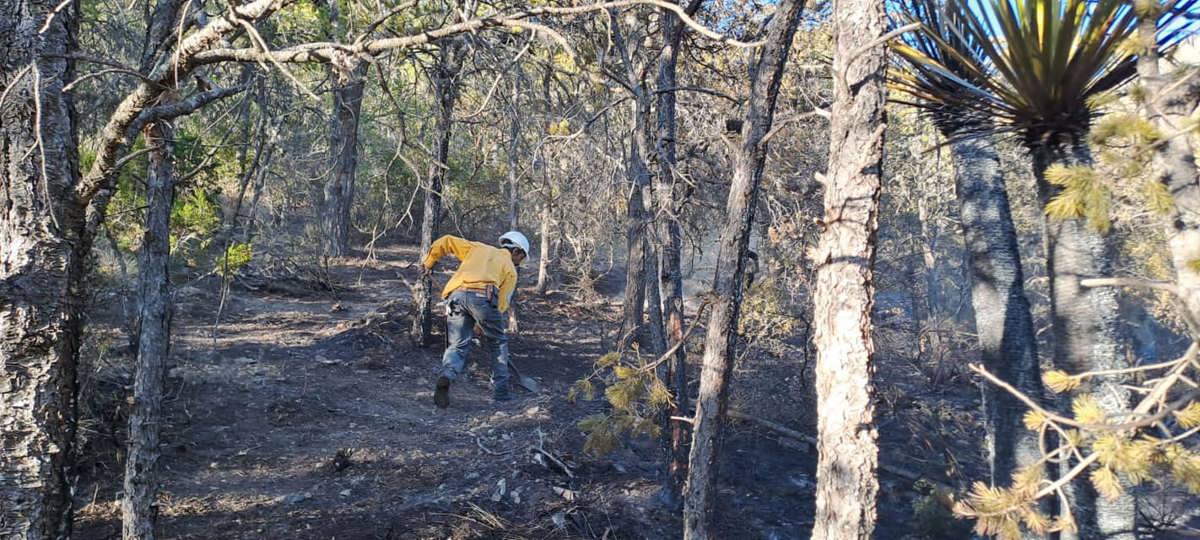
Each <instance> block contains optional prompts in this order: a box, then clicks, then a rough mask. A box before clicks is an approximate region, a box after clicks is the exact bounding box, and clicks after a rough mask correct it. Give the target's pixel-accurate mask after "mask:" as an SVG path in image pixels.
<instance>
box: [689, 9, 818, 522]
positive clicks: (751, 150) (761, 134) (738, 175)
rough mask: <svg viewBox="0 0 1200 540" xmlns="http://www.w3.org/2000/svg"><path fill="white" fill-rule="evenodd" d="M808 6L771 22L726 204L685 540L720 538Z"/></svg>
mask: <svg viewBox="0 0 1200 540" xmlns="http://www.w3.org/2000/svg"><path fill="white" fill-rule="evenodd" d="M803 11H804V0H783V1H781V2H780V3H779V5H778V7H777V8H776V11H775V15H774V17H773V18H772V19H771V21H770V23H768V27H767V31H766V42H765V44H764V45H763V47H762V50H761V51H760V52H759V55H758V57H757V58H756V59H755V60H754V64H753V66H752V69H751V74H752V76H751V79H750V80H751V83H750V96H749V98H748V99H747V101H746V113H745V119H744V121H743V122H742V131H741V141H740V143H739V144H738V146H737V149H736V151H735V152H734V153H733V180H732V182H731V183H730V187H729V198H728V201H727V202H726V205H725V212H726V216H725V223H724V224H723V225H722V227H721V239H720V243H719V244H718V248H717V249H718V251H717V269H716V275H715V276H714V277H713V290H714V292H715V293H716V298H717V300H716V302H715V303H714V304H713V307H712V311H711V312H710V314H709V318H708V327H707V330H706V335H705V341H704V359H703V367H702V371H701V374H700V393H699V396H698V397H697V398H696V413H695V416H694V417H693V419H692V426H693V428H692V444H691V448H690V449H689V453H688V471H687V485H686V487H685V488H684V506H683V536H684V538H686V539H688V540H700V539H707V538H713V537H715V536H716V534H715V531H714V529H713V520H714V517H715V516H714V510H715V505H716V500H715V499H716V491H717V486H716V483H717V458H718V457H719V454H718V448H717V445H718V442H719V441H720V438H721V431H722V428H723V424H724V422H725V413H726V409H727V407H728V404H729V383H730V378H731V376H732V374H733V359H734V357H735V350H736V348H737V341H738V333H737V327H738V317H739V314H740V310H741V306H742V294H743V292H744V291H743V287H742V283H743V281H744V276H745V270H746V250H747V248H748V246H749V244H750V232H751V227H752V226H753V223H754V207H755V205H756V204H757V202H758V191H759V187H760V186H761V184H762V174H763V164H764V163H765V162H766V157H767V144H766V141H765V140H764V139H765V138H766V136H767V133H768V132H770V130H771V124H772V122H773V121H774V117H775V101H776V97H778V95H779V87H780V85H781V81H782V80H783V73H784V67H785V66H786V65H787V60H788V55H789V53H790V52H791V46H792V38H793V37H794V36H795V34H796V28H797V27H798V26H799V25H800V15H801V14H802V13H803Z"/></svg>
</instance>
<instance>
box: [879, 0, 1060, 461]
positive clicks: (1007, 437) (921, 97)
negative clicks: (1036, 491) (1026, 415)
mask: <svg viewBox="0 0 1200 540" xmlns="http://www.w3.org/2000/svg"><path fill="white" fill-rule="evenodd" d="M900 7H901V11H900V12H899V13H893V17H892V25H893V27H896V26H900V25H903V24H908V23H910V22H911V21H912V20H916V21H920V22H921V24H922V25H923V28H924V29H925V30H926V31H925V32H918V33H913V34H910V35H909V36H907V39H906V41H904V42H901V43H897V44H895V45H894V46H893V48H895V49H896V50H898V51H900V52H901V54H899V55H897V56H898V57H899V61H898V62H897V63H896V65H894V67H893V69H892V70H891V72H890V75H889V82H890V83H891V85H892V87H893V89H894V90H899V91H900V92H902V96H903V97H900V98H896V97H893V98H892V99H893V101H898V102H902V103H910V104H913V105H916V106H918V107H922V108H924V109H925V110H926V111H927V112H928V116H929V117H930V119H931V120H932V121H933V123H934V125H936V126H937V127H938V129H939V130H940V131H941V133H942V135H943V136H944V137H945V138H946V140H947V146H948V147H949V149H950V153H951V157H952V160H953V164H954V184H955V191H956V193H957V195H958V202H959V209H960V215H961V216H962V225H963V235H964V237H965V238H964V244H965V246H966V250H967V256H968V267H969V268H970V270H971V302H972V305H973V307H974V308H975V309H974V312H975V328H976V337H977V338H978V342H979V349H980V360H981V361H982V362H983V364H984V365H985V366H987V369H988V370H989V371H991V372H992V373H994V374H996V375H997V376H998V377H1000V378H1001V379H1004V380H1005V381H1008V382H1009V383H1011V384H1013V385H1014V386H1015V387H1016V388H1017V389H1019V390H1021V391H1022V392H1024V393H1025V394H1026V395H1028V396H1030V397H1031V398H1032V399H1034V400H1037V401H1040V400H1041V397H1042V385H1041V378H1040V366H1039V365H1038V352H1037V335H1036V332H1035V328H1034V325H1033V316H1032V314H1031V312H1030V309H1029V300H1028V299H1027V297H1026V295H1025V276H1024V273H1023V272H1022V270H1021V255H1020V250H1019V247H1018V239H1017V230H1016V226H1015V225H1014V224H1013V220H1012V212H1011V210H1010V208H1009V199H1008V192H1007V191H1006V188H1005V184H1004V176H1003V175H1002V173H1001V167H1000V158H999V156H998V154H997V152H996V148H995V147H994V146H993V144H992V140H991V139H992V138H991V137H990V133H991V132H993V131H995V130H996V128H997V125H996V123H995V122H994V121H993V119H992V117H991V115H990V114H987V113H985V112H984V111H982V110H980V109H978V108H976V107H973V106H966V105H964V104H962V101H971V100H974V99H978V97H977V93H976V92H975V91H973V90H969V89H966V88H963V86H964V85H965V84H971V85H975V86H982V85H984V84H986V75H987V72H986V71H982V70H979V69H977V67H981V66H987V65H988V60H987V55H986V52H985V50H984V48H983V46H982V44H981V43H980V42H979V41H978V40H977V39H975V38H973V37H972V35H970V34H967V33H963V32H961V31H958V30H957V29H956V28H957V26H959V25H960V24H961V21H960V20H958V19H956V18H954V17H955V16H956V15H955V13H954V12H949V11H946V10H944V9H943V4H942V3H941V2H940V1H938V0H905V1H904V2H902V3H901V4H900ZM898 19H899V20H898ZM903 19H907V20H903ZM931 33H932V34H933V35H934V36H936V39H934V37H931V35H930V34H931ZM922 59H930V60H932V61H933V62H935V63H936V66H937V67H936V69H930V68H928V67H927V66H926V64H925V63H923V62H922ZM973 66H975V67H973ZM953 94H961V95H960V96H958V97H955V98H954V99H938V96H948V95H953ZM894 95H895V94H894ZM913 98H915V101H913ZM983 389H984V396H985V397H984V400H983V416H984V422H985V426H986V429H987V433H988V436H987V438H986V442H985V444H986V446H987V456H988V461H989V463H988V465H989V470H990V473H991V483H992V484H993V485H995V484H996V483H997V482H1002V481H1006V480H1007V479H1008V478H1010V477H1011V476H1012V474H1013V473H1014V472H1016V470H1017V469H1019V468H1024V467H1028V466H1031V465H1033V464H1035V463H1037V462H1038V460H1039V459H1040V458H1041V451H1040V446H1039V441H1038V435H1037V433H1034V432H1032V431H1029V430H1027V429H1024V426H1023V425H1022V423H1021V411H1022V407H1023V405H1022V404H1021V403H1020V402H1019V401H1018V400H1017V399H1016V398H1015V397H1013V396H1012V395H1011V394H1009V393H1007V392H1004V391H1002V390H1000V389H998V388H996V387H994V386H990V385H989V386H984V388H983Z"/></svg>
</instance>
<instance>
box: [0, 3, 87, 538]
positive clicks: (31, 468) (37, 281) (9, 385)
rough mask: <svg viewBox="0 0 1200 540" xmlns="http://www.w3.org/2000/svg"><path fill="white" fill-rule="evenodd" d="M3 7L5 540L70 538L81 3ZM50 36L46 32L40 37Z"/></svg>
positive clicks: (1, 460) (1, 423)
mask: <svg viewBox="0 0 1200 540" xmlns="http://www.w3.org/2000/svg"><path fill="white" fill-rule="evenodd" d="M57 4H58V3H57V2H31V1H29V0H0V51H4V52H3V54H0V93H2V94H4V95H5V98H4V101H3V102H2V103H0V208H3V209H4V211H3V212H0V537H4V538H18V539H30V540H32V539H42V538H66V537H69V536H70V534H71V489H70V484H69V479H68V478H69V467H70V465H71V460H70V456H71V448H72V443H73V441H74V435H75V419H76V411H75V396H76V378H75V373H76V361H77V354H78V350H79V339H80V313H81V311H82V306H83V296H84V287H83V279H84V276H85V275H86V261H87V255H88V253H89V252H90V249H91V238H90V236H88V235H85V229H84V220H83V205H82V204H81V201H80V200H79V199H77V198H76V196H75V192H74V189H75V187H76V185H77V184H78V181H79V177H78V168H79V156H78V153H77V146H76V125H75V112H74V108H73V104H72V102H71V97H70V94H68V93H65V92H63V85H64V83H65V81H69V80H71V79H73V71H74V67H73V65H72V64H71V62H70V61H68V60H66V59H65V55H69V54H71V53H73V52H74V51H75V48H76V46H77V45H76V42H75V32H76V29H77V25H78V20H79V15H78V4H77V3H74V2H72V3H69V4H66V5H64V6H62V9H61V10H60V11H58V12H57V13H54V11H55V8H56V6H57ZM43 25H46V26H45V31H42V32H39V30H40V29H41V28H42V27H43Z"/></svg>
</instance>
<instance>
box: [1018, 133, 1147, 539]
mask: <svg viewBox="0 0 1200 540" xmlns="http://www.w3.org/2000/svg"><path fill="white" fill-rule="evenodd" d="M1070 138H1071V140H1069V141H1065V142H1060V143H1059V144H1031V145H1030V150H1031V152H1032V154H1033V172H1034V176H1035V177H1036V178H1037V182H1038V194H1039V197H1040V198H1041V201H1042V205H1043V207H1044V206H1045V205H1046V204H1047V203H1049V202H1050V201H1051V200H1052V199H1053V198H1054V197H1055V196H1057V195H1058V194H1059V193H1060V192H1061V190H1062V188H1061V187H1059V186H1055V185H1052V184H1051V183H1049V182H1048V181H1047V179H1046V170H1047V169H1049V168H1050V167H1053V166H1056V165H1057V166H1067V167H1069V166H1074V165H1082V166H1091V165H1092V157H1091V154H1090V151H1089V150H1088V148H1087V145H1086V143H1084V142H1083V135H1082V134H1080V135H1077V136H1074V137H1070ZM1045 224H1046V237H1045V249H1046V270H1047V273H1048V274H1049V276H1050V314H1051V322H1052V323H1053V327H1054V340H1053V341H1054V363H1055V365H1056V366H1057V367H1058V368H1060V369H1063V370H1066V371H1067V372H1069V373H1080V372H1083V371H1092V370H1102V369H1120V368H1126V367H1129V357H1128V356H1127V354H1126V351H1125V350H1124V346H1123V344H1122V340H1121V336H1122V331H1121V322H1120V316H1119V309H1120V306H1119V300H1118V296H1117V290H1116V289H1114V288H1111V287H1099V288H1085V287H1083V286H1082V285H1080V280H1082V279H1086V278H1089V277H1108V276H1112V275H1113V272H1114V270H1115V269H1116V268H1115V264H1114V263H1115V261H1116V254H1117V246H1116V245H1115V242H1111V241H1108V240H1106V239H1105V237H1104V234H1102V233H1101V232H1099V231H1097V230H1096V229H1095V228H1094V227H1093V226H1091V225H1090V224H1088V223H1087V222H1086V221H1085V220H1084V219H1082V218H1076V219H1056V218H1054V217H1051V216H1047V217H1046V222H1045ZM1084 393H1090V394H1091V395H1092V396H1093V397H1095V398H1096V400H1097V401H1099V402H1100V404H1101V406H1102V407H1103V408H1104V410H1105V412H1106V413H1108V414H1110V415H1115V414H1118V413H1121V412H1123V411H1126V410H1128V408H1129V400H1130V394H1129V391H1128V390H1126V389H1124V388H1123V387H1122V386H1121V379H1120V378H1119V377H1108V378H1104V379H1099V378H1094V379H1088V380H1087V381H1086V382H1085V384H1084V386H1083V387H1082V388H1081V389H1080V390H1079V391H1078V392H1077V393H1076V395H1081V394H1084ZM1067 466H1069V465H1065V464H1064V467H1067ZM1072 488H1073V489H1072V490H1071V493H1070V494H1069V495H1070V497H1071V499H1072V503H1073V505H1072V506H1073V508H1072V509H1073V511H1074V517H1075V519H1076V521H1077V522H1078V523H1079V532H1078V538H1080V539H1090V538H1105V539H1118V540H1134V538H1135V537H1136V535H1135V533H1134V530H1135V526H1136V521H1137V505H1136V501H1135V499H1134V496H1133V495H1132V494H1131V493H1130V492H1128V491H1126V492H1125V493H1124V494H1123V495H1122V496H1120V497H1119V498H1118V499H1117V500H1115V501H1110V500H1107V499H1104V498H1102V497H1097V496H1096V491H1095V489H1094V488H1093V487H1092V485H1091V482H1090V481H1089V480H1087V478H1086V477H1084V478H1081V479H1080V480H1079V481H1077V482H1075V483H1074V484H1073V485H1072ZM1063 537H1064V538H1070V537H1071V535H1068V534H1066V533H1064V534H1063Z"/></svg>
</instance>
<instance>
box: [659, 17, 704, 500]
mask: <svg viewBox="0 0 1200 540" xmlns="http://www.w3.org/2000/svg"><path fill="white" fill-rule="evenodd" d="M699 7H700V6H699V0H696V1H694V2H693V3H692V5H690V6H689V7H688V8H687V10H688V11H689V13H695V11H696V9H698V8H699ZM661 12H662V16H663V20H664V22H663V23H662V27H663V29H662V39H663V50H662V52H660V53H659V58H658V73H657V75H656V80H655V87H656V88H657V91H658V96H657V98H658V99H657V101H658V103H657V104H656V106H657V115H656V123H657V125H656V126H655V127H656V130H655V131H656V138H655V150H656V151H657V153H658V174H657V175H656V176H655V177H654V181H655V186H654V194H655V199H656V203H657V213H658V216H659V221H658V225H659V231H658V236H659V239H660V241H661V243H662V246H661V251H662V256H661V258H660V260H661V264H662V268H661V269H660V273H659V274H660V275H659V276H656V277H657V278H658V279H659V283H658V286H659V289H660V290H661V292H662V317H663V327H664V328H663V332H664V334H665V336H664V339H665V341H666V346H667V347H672V346H674V345H675V344H676V343H679V342H680V341H682V340H683V271H682V255H681V251H682V245H683V241H682V240H683V231H682V229H681V228H680V225H679V216H678V212H679V207H680V206H681V203H682V201H681V200H680V199H682V198H683V197H682V195H681V193H680V190H678V189H677V188H676V185H677V184H676V182H675V164H676V161H677V158H676V152H675V137H676V123H675V86H676V80H677V77H676V66H677V64H678V57H679V43H680V39H681V37H682V35H683V32H682V30H683V25H682V23H681V22H680V21H679V20H678V18H677V17H676V16H675V14H674V12H672V11H670V10H667V9H663V10H661ZM665 379H666V381H665V382H666V383H667V387H668V388H669V389H670V390H671V394H672V395H673V396H674V398H675V401H674V403H673V404H672V406H671V407H670V408H668V409H667V410H666V411H665V412H664V413H663V418H662V423H663V426H662V429H663V446H664V450H665V453H666V456H667V460H666V461H667V471H666V472H667V474H666V476H664V486H663V492H662V493H663V496H664V499H665V500H666V502H667V503H668V504H669V505H671V506H673V507H674V506H678V505H679V504H680V503H681V502H682V499H681V496H682V494H683V484H684V481H685V480H686V479H687V476H686V475H687V459H688V446H687V442H688V436H689V435H690V433H689V432H688V429H687V428H688V424H686V423H684V422H680V421H678V420H671V418H673V417H674V418H680V417H683V416H685V415H686V412H685V411H687V410H688V408H689V407H688V391H687V351H686V350H685V347H679V348H678V349H677V350H676V352H675V354H674V355H672V357H671V359H670V360H668V361H667V364H666V370H665Z"/></svg>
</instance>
